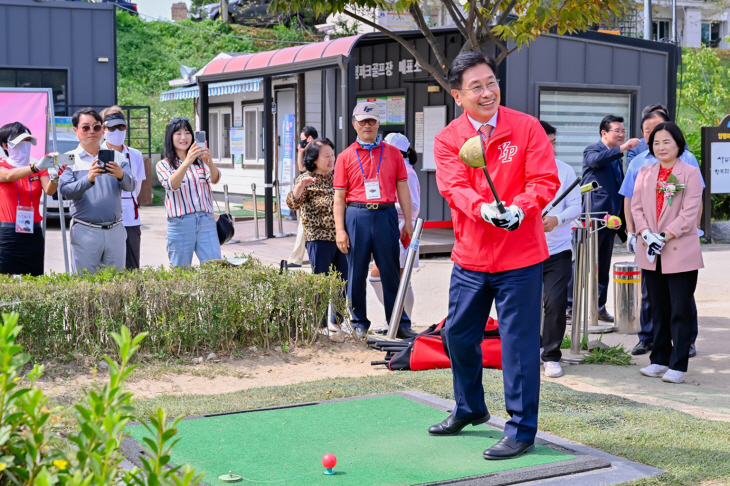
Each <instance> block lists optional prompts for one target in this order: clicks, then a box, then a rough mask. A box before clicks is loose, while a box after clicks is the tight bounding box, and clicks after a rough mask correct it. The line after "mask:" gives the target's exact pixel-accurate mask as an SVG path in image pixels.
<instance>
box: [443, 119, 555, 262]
mask: <svg viewBox="0 0 730 486" xmlns="http://www.w3.org/2000/svg"><path fill="white" fill-rule="evenodd" d="M475 135H477V132H476V130H474V127H473V126H472V124H471V122H470V121H469V118H467V116H466V113H465V114H463V115H462V116H460V117H459V118H457V119H456V120H454V121H452V122H451V123H449V125H448V126H447V127H446V128H444V129H443V130H441V131H440V132H439V133H438V135H436V141H435V144H434V156H435V158H436V168H437V170H436V182H437V183H438V188H439V191H440V192H441V195H442V196H443V197H444V198H445V199H446V201H447V202H448V203H449V207H450V208H451V219H452V220H453V222H454V235H455V236H456V243H455V244H454V249H453V251H452V253H451V259H452V260H453V261H454V262H456V263H458V264H459V265H460V266H461V267H463V268H465V269H467V270H473V271H477V272H489V273H495V272H503V271H506V270H514V269H517V268H524V267H528V266H530V265H534V264H536V263H540V262H542V261H544V260H545V259H547V258H548V256H549V254H548V249H547V244H546V242H545V232H544V231H543V229H542V218H541V214H540V213H541V211H542V210H543V209H544V208H545V207H546V206H547V205H548V203H549V202H550V201H552V200H553V199H554V198H555V193H556V192H557V190H558V188H559V187H560V180H559V179H558V169H557V166H556V164H555V154H554V152H553V148H552V146H551V145H550V141H549V140H548V138H547V135H546V134H545V131H544V130H543V128H542V126H541V125H540V123H539V122H538V121H537V119H536V118H534V117H532V116H530V115H527V114H525V113H520V112H519V111H515V110H511V109H509V108H505V107H503V106H500V107H499V114H498V115H497V128H496V129H495V130H494V133H492V136H491V138H490V139H489V142H488V144H487V170H488V171H489V175H490V176H491V178H492V182H493V183H494V188H495V189H496V190H497V193H498V194H499V197H500V199H501V200H502V202H503V203H504V205H505V207H506V206H510V205H512V204H514V205H516V206H518V207H519V208H520V209H522V211H524V213H525V219H524V220H523V221H522V224H521V225H520V227H519V228H517V229H516V230H515V231H511V232H510V231H505V230H503V229H501V228H497V227H495V226H493V225H492V224H491V223H487V222H486V221H484V219H483V218H482V215H481V206H482V204H483V203H490V202H493V201H494V196H493V195H492V192H491V191H490V189H489V184H488V183H487V178H486V177H485V176H484V172H483V171H482V170H481V169H472V168H471V167H467V166H466V165H464V164H463V163H462V162H461V160H460V159H459V149H460V148H461V146H462V145H463V144H464V142H465V141H466V140H467V139H468V138H471V137H473V136H475Z"/></svg>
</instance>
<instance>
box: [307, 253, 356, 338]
mask: <svg viewBox="0 0 730 486" xmlns="http://www.w3.org/2000/svg"><path fill="white" fill-rule="evenodd" d="M304 245H305V246H306V248H307V255H308V256H309V264H310V265H312V273H315V274H317V273H329V272H330V269H331V268H332V269H334V270H335V271H337V272H339V274H340V279H341V280H342V281H343V282H344V281H345V279H346V278H347V255H346V254H345V253H342V252H341V251H340V249H339V248H337V243H335V242H334V241H325V240H314V241H307V242H306V243H305V244H304ZM343 293H344V290H343ZM332 319H333V321H332V324H338V323H341V322H342V316H341V315H340V314H339V313H338V314H337V315H336V316H335V315H333V316H332ZM322 324H323V325H322V327H325V325H326V323H322Z"/></svg>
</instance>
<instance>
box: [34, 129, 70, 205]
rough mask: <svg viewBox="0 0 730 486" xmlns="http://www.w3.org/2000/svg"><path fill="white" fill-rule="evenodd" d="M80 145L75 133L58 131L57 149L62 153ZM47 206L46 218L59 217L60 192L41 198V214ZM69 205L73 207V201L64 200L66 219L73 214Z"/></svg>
mask: <svg viewBox="0 0 730 486" xmlns="http://www.w3.org/2000/svg"><path fill="white" fill-rule="evenodd" d="M78 146H79V139H78V138H76V135H74V134H73V133H57V134H56V151H57V152H60V153H62V154H63V153H66V152H70V151H71V150H74V149H75V148H76V147H78ZM44 204H45V206H46V218H48V219H58V217H59V211H58V192H56V193H55V194H54V195H53V196H49V195H46V196H45V197H43V198H41V207H40V208H39V209H40V211H41V214H43V205H44ZM69 207H71V201H68V200H64V201H63V208H64V213H65V216H66V219H67V220H68V219H70V218H71V216H70V215H69Z"/></svg>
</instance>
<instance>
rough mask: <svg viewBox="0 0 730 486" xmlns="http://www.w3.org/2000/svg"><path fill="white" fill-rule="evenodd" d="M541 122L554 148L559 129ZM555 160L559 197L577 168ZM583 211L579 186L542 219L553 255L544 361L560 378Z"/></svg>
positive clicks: (545, 267) (547, 274) (546, 269)
mask: <svg viewBox="0 0 730 486" xmlns="http://www.w3.org/2000/svg"><path fill="white" fill-rule="evenodd" d="M540 124H541V125H542V127H543V128H544V129H545V133H547V136H548V139H549V140H550V143H552V144H553V149H554V148H555V134H556V133H557V130H555V127H553V126H552V125H550V124H549V123H547V122H544V121H540ZM555 163H556V164H557V166H558V178H559V179H560V189H559V190H558V193H557V194H556V195H555V198H556V199H557V198H558V197H560V196H561V195H562V194H563V192H565V190H566V189H567V188H568V187H569V186H570V185H571V184H572V183H573V182H574V181H575V180H576V178H577V177H576V175H575V171H574V170H573V168H572V167H571V166H569V165H568V164H566V163H565V162H563V161H561V160H558V159H555ZM580 211H581V198H580V187H578V186H576V187H575V188H573V190H572V191H571V192H570V194H568V195H567V196H566V197H565V199H563V200H562V201H560V203H558V204H557V205H556V206H555V207H554V208H553V209H552V210H551V211H550V212H549V213H548V214H547V215H546V216H545V217H544V218H543V219H542V226H543V229H544V230H545V239H546V240H547V246H548V251H549V252H550V258H548V259H547V260H545V261H544V262H543V264H542V282H543V294H542V302H543V312H544V315H545V319H544V323H543V331H542V348H543V351H542V361H543V363H544V367H545V376H547V377H550V378H557V377H559V376H562V374H563V369H562V368H561V366H560V358H561V357H562V353H561V352H560V344H561V343H562V342H563V336H564V335H565V324H566V316H565V311H566V309H567V307H568V282H570V274H571V269H572V264H571V262H572V259H573V258H572V257H573V248H572V246H571V225H572V222H573V220H574V219H576V218H577V217H578V216H580Z"/></svg>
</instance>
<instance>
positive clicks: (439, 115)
mask: <svg viewBox="0 0 730 486" xmlns="http://www.w3.org/2000/svg"><path fill="white" fill-rule="evenodd" d="M444 127H446V106H424V107H423V169H421V170H436V159H435V158H434V156H433V147H434V140H435V139H436V135H437V134H438V132H440V131H441V130H442V129H443V128H444Z"/></svg>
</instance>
